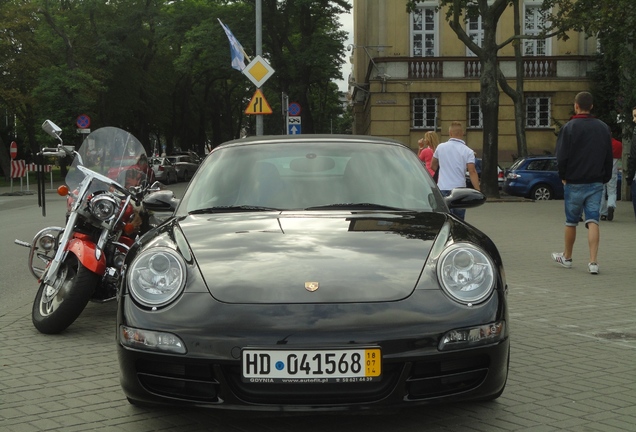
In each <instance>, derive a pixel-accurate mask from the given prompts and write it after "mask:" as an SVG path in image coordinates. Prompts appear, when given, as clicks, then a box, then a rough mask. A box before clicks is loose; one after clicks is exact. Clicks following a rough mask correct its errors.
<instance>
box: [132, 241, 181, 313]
mask: <svg viewBox="0 0 636 432" xmlns="http://www.w3.org/2000/svg"><path fill="white" fill-rule="evenodd" d="M127 281H128V288H129V289H130V293H131V295H132V296H133V297H134V298H135V300H137V301H138V302H139V303H141V304H143V305H145V306H148V307H159V306H165V305H167V304H168V303H170V302H171V301H173V300H174V299H175V298H177V296H178V295H179V294H180V293H181V291H182V290H183V287H184V286H185V282H186V266H185V261H184V260H183V258H182V257H181V256H180V255H179V254H178V253H177V252H175V251H174V250H172V249H169V248H165V247H156V248H150V249H148V250H146V251H144V252H142V253H140V254H139V255H138V256H137V257H136V258H135V259H134V261H133V262H132V264H131V265H130V268H129V270H128V275H127Z"/></svg>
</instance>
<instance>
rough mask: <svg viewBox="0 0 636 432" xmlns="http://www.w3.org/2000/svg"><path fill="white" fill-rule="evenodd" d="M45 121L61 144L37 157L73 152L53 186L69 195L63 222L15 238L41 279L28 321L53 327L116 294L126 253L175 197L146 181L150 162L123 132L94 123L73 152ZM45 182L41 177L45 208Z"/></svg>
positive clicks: (57, 328)
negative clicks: (156, 213) (60, 182)
mask: <svg viewBox="0 0 636 432" xmlns="http://www.w3.org/2000/svg"><path fill="white" fill-rule="evenodd" d="M42 128H43V129H44V130H45V131H46V132H47V133H48V134H49V135H51V136H52V137H54V138H57V139H58V140H59V144H58V146H57V147H55V148H44V149H42V152H41V153H40V154H38V156H39V157H40V158H42V157H49V156H57V157H65V156H71V157H73V163H72V165H71V167H70V169H69V171H68V175H67V176H66V179H65V185H63V186H60V188H59V189H58V193H59V194H60V195H62V196H66V197H67V215H66V226H65V227H59V226H50V227H47V228H44V229H42V230H41V231H40V232H38V233H37V234H36V235H35V237H34V238H33V241H32V242H30V243H29V242H25V241H21V240H15V243H16V244H18V245H20V246H25V247H28V248H29V249H30V253H29V261H28V262H29V268H30V270H31V273H32V274H33V276H35V278H36V279H37V280H38V282H39V283H40V287H39V290H38V292H37V294H36V296H35V300H34V302H33V310H32V321H33V325H34V326H35V327H36V328H37V329H38V330H39V331H40V332H42V333H46V334H54V333H59V332H61V331H63V330H65V329H66V328H67V327H68V326H70V325H71V324H72V323H73V322H74V321H75V320H76V319H77V318H78V317H79V315H80V314H81V313H82V311H83V310H84V308H85V307H86V305H87V304H88V302H89V301H97V302H106V301H110V300H114V299H116V296H117V289H118V284H119V276H120V271H121V268H122V265H123V263H124V258H125V256H126V253H127V252H128V250H129V249H130V247H131V246H132V245H133V243H134V241H135V239H136V238H137V236H138V235H140V234H143V233H144V232H146V231H147V230H148V229H150V226H151V223H152V222H151V219H152V217H153V215H152V214H153V212H154V211H160V212H162V213H163V214H165V215H168V214H170V213H171V212H172V211H174V209H175V208H176V205H177V204H178V200H176V199H175V198H174V195H173V194H172V192H171V191H165V190H160V189H161V184H160V183H158V182H155V183H154V184H152V185H149V181H148V176H149V173H152V168H150V167H149V166H148V164H147V163H144V161H147V158H146V154H145V150H144V147H143V146H142V145H141V143H140V142H139V141H138V140H137V139H136V138H135V137H134V136H133V135H131V134H129V133H128V132H126V131H124V130H121V129H118V128H114V127H104V128H101V129H97V130H96V131H94V132H92V133H91V134H89V135H88V136H87V137H86V138H85V139H84V141H83V143H82V145H81V146H80V148H79V149H78V150H77V151H74V150H73V149H72V148H68V147H66V146H64V143H63V141H62V139H61V133H62V130H61V129H60V128H59V127H58V126H57V125H55V124H54V123H53V122H51V121H49V120H47V121H45V122H44V124H43V125H42ZM42 178H43V176H42ZM40 183H42V184H40ZM43 186H44V184H43V182H38V189H39V191H38V200H39V202H40V205H41V206H42V208H43V214H45V208H46V207H45V201H44V197H45V194H44V188H43ZM153 192H154V193H153ZM159 222H160V221H155V222H154V223H159Z"/></svg>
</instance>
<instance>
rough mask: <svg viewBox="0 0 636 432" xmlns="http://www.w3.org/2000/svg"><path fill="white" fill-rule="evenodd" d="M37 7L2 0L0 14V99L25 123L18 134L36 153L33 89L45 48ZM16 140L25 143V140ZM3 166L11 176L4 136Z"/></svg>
mask: <svg viewBox="0 0 636 432" xmlns="http://www.w3.org/2000/svg"><path fill="white" fill-rule="evenodd" d="M36 10H37V9H36V7H35V6H34V5H32V4H30V3H26V4H25V2H22V1H7V2H2V3H0V15H1V16H2V17H3V18H2V26H0V76H2V80H0V101H1V102H2V105H4V107H5V108H6V110H7V111H8V112H9V113H12V114H13V115H15V116H16V118H17V119H18V121H19V123H20V124H21V125H26V129H21V130H20V135H19V136H22V132H24V135H25V136H26V140H24V141H25V142H26V145H28V146H30V147H31V149H32V151H33V152H34V153H35V152H37V151H38V150H39V149H38V147H37V144H36V142H35V121H36V120H35V116H34V112H35V105H36V104H37V102H38V101H37V99H36V98H34V95H33V94H32V90H33V88H34V87H35V85H36V84H37V82H38V76H39V71H40V69H41V67H42V65H43V63H42V54H43V50H42V49H41V47H40V45H39V43H38V40H37V35H36V30H37V27H38V20H37V16H36ZM7 132H9V131H7ZM10 132H11V133H12V135H13V137H15V136H17V134H18V131H16V130H11V131H10ZM7 138H8V137H7ZM17 141H18V142H20V144H22V143H21V141H22V140H17ZM6 142H10V140H7V141H6ZM0 166H1V167H2V171H3V172H4V174H5V177H8V176H9V173H10V159H9V149H8V147H7V144H6V143H5V140H0Z"/></svg>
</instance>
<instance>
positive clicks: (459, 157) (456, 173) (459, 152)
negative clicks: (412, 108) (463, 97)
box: [431, 121, 479, 220]
mask: <svg viewBox="0 0 636 432" xmlns="http://www.w3.org/2000/svg"><path fill="white" fill-rule="evenodd" d="M448 135H449V137H450V138H449V140H448V141H446V142H443V143H441V144H440V145H438V146H437V148H436V149H435V152H434V153H433V159H432V160H431V169H433V171H437V170H438V169H439V172H438V179H437V185H438V187H439V189H440V192H442V195H444V196H448V195H450V193H451V191H452V190H453V189H455V188H459V187H466V171H468V174H469V175H470V181H471V182H472V184H473V187H474V188H475V189H477V190H479V177H478V175H477V170H476V169H475V152H474V151H473V150H472V149H471V148H470V147H468V146H467V145H466V142H464V140H463V138H464V127H463V126H462V124H461V123H460V122H457V121H454V122H452V123H451V125H450V127H449V128H448ZM451 213H453V214H454V215H455V216H457V217H458V218H460V219H462V220H463V219H464V218H465V217H466V209H451Z"/></svg>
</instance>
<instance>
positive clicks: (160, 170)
mask: <svg viewBox="0 0 636 432" xmlns="http://www.w3.org/2000/svg"><path fill="white" fill-rule="evenodd" d="M150 165H151V166H152V170H153V171H154V173H155V178H156V179H157V180H158V181H160V182H162V183H165V184H172V183H176V182H177V169H176V168H175V166H174V165H173V164H172V162H170V160H169V159H168V158H165V157H154V158H152V159H150Z"/></svg>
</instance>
